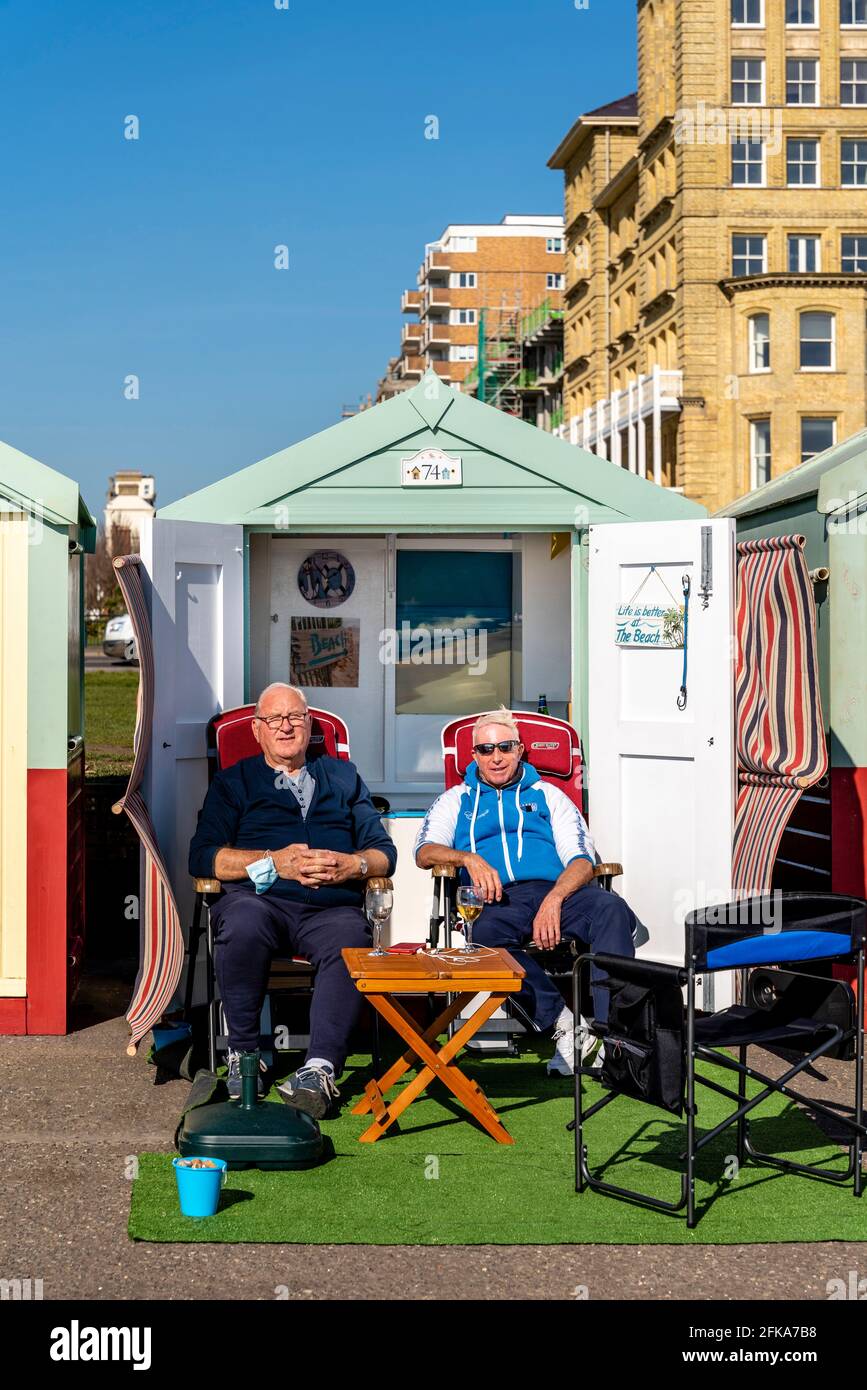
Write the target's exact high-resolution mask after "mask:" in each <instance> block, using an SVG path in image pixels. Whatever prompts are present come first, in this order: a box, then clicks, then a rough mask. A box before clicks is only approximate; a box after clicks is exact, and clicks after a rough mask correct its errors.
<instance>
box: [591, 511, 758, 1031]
mask: <svg viewBox="0 0 867 1390" xmlns="http://www.w3.org/2000/svg"><path fill="white" fill-rule="evenodd" d="M684 576H688V578H689V582H690V595H689V604H688V613H687V639H686V658H687V662H686V704H685V707H684V708H683V709H680V708H679V707H678V696H679V694H680V690H681V685H682V682H683V665H684V650H683V647H682V646H674V645H671V643H672V640H674V641H677V636H678V634H677V633H676V632H674V635H673V636H672V619H673V618H674V619H675V627H676V614H677V610H678V607H679V605H682V604H683V578H684ZM589 600H590V601H589V664H588V670H589V742H590V747H589V764H590V765H589V771H588V804H589V813H590V824H591V829H592V832H593V838H594V840H595V843H596V845H597V848H598V850H599V853H600V855H601V857H602V858H603V859H605V860H612V859H613V860H619V861H620V862H621V863H622V865H623V878H622V879H621V880H619V881H616V882H615V885H614V886H615V888H616V890H617V891H618V892H619V893H621V894H622V896H623V897H624V898H626V899H627V901H628V902H629V903H630V904H631V906H632V907H633V908H634V910H635V912H636V913H637V915H638V917H639V918H640V920H641V922H642V923H643V925H644V927H646V929H647V933H649V938H645V939H644V942H643V944H642V945H641V946H640V948H639V954H640V955H645V956H648V957H650V958H652V959H655V960H663V961H669V962H671V963H680V964H682V963H683V958H684V925H683V924H684V917H685V915H686V913H687V912H688V911H689V910H690V909H691V908H693V907H696V906H699V907H700V906H704V905H705V904H707V903H709V902H725V901H727V900H728V898H729V897H730V895H731V856H732V827H733V817H734V787H735V744H734V723H733V704H734V690H733V687H734V679H733V663H732V656H733V651H734V641H733V633H734V523H733V522H732V521H726V520H721V521H672V522H633V523H627V524H618V525H611V526H594V527H591V528H590V580H589ZM642 935H643V934H642ZM715 984H716V1007H720V1005H721V1004H723V1003H726V1002H728V1001H727V1000H726V999H723V998H722V997H721V996H722V995H723V994H726V993H727V992H728V986H729V982H728V980H726V981H725V982H723V981H722V979H718V980H717V981H716V982H715ZM709 1002H710V1001H709V997H708V996H707V995H706V1003H709Z"/></svg>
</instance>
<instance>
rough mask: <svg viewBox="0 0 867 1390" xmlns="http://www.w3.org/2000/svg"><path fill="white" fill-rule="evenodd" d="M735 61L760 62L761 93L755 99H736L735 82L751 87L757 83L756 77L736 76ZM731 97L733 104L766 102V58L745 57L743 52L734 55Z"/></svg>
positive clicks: (759, 80) (760, 104)
mask: <svg viewBox="0 0 867 1390" xmlns="http://www.w3.org/2000/svg"><path fill="white" fill-rule="evenodd" d="M735 63H758V65H759V78H758V83H759V95H758V97H757V98H756V99H755V100H753V98H752V97H745V98H744V99H743V101H736V100H735V83H738V84H739V85H740V86H742V87H749V86H751V85H752V84H754V83H755V81H756V79H755V78H754V77H737V78H736V77H735V71H734V69H735ZM731 97H732V106H764V104H765V60H764V58H756V57H752V58H750V57H745V56H744V55H743V54H740V53H738V54H736V55H734V56H733V57H732V64H731Z"/></svg>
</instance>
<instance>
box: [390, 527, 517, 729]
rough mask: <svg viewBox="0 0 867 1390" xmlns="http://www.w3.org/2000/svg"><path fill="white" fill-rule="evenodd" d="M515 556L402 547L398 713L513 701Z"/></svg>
mask: <svg viewBox="0 0 867 1390" xmlns="http://www.w3.org/2000/svg"><path fill="white" fill-rule="evenodd" d="M512 563H513V559H512V555H511V554H510V553H509V552H507V551H471V550H463V551H460V550H458V551H449V550H398V553H397V636H398V651H397V657H398V660H397V669H396V690H395V696H396V712H397V713H398V714H464V713H466V711H467V710H468V709H494V708H496V706H497V705H499V704H505V705H508V704H509V702H510V698H511V687H512Z"/></svg>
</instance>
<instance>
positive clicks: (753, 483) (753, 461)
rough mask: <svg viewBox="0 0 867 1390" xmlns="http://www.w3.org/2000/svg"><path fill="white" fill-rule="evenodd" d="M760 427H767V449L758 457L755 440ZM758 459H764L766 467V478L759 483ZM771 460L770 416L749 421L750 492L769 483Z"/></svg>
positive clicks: (771, 435) (771, 436)
mask: <svg viewBox="0 0 867 1390" xmlns="http://www.w3.org/2000/svg"><path fill="white" fill-rule="evenodd" d="M760 425H767V427H768V449H767V453H766V454H764V453H763V454H762V455H761V456H760V455H759V451H758V449H757V447H756V444H757V439H758V431H759V426H760ZM760 457H761V458H762V459H766V460H767V463H766V467H767V476H766V477H764V478H762V479H761V481H759V459H760ZM772 460H773V434H772V432H771V417H770V415H763V416H762V417H761V419H758V420H750V488H751V490H752V491H755V489H756V488H757V487H761V486H762V484H763V483H766V482H769V481H770V479H771V465H772Z"/></svg>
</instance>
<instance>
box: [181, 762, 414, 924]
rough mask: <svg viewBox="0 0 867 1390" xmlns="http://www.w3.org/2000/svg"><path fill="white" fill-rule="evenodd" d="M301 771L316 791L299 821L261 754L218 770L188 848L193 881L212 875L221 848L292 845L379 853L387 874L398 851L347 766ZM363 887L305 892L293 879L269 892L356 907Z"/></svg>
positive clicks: (248, 884) (243, 882)
mask: <svg viewBox="0 0 867 1390" xmlns="http://www.w3.org/2000/svg"><path fill="white" fill-rule="evenodd" d="M307 767H308V770H309V772H310V774H311V776H312V777H313V780H314V782H315V784H316V790H315V792H314V795H313V800H312V801H311V803H310V808H309V810H308V812H307V819H306V820H305V819H304V817H303V816H302V814H301V808H300V806H299V805H298V801H297V799H296V797H295V796H294V795H293V793H292V791H291V790H290V788H289V787H288V786H286V785H285V784H283V785H281V783H283V781H284V779H282V778H281V775H280V773H279V771H277V770H275V769H274V768H273V767H269V766H268V764H267V763H266V761H265V757H264V755H263V754H262V753H259V754H257V755H256V757H254V758H242V760H241V761H240V762H238V763H235V764H234V766H232V767H229V768H226V770H225V771H224V772H218V773H217V775H216V777H215V778H214V780H213V782H212V783H211V785H210V787H209V788H208V795H207V796H206V797H205V804H204V806H203V807H202V809H201V811H200V812H199V822H198V825H197V827H196V833H195V835H194V836H193V839H192V842H191V844H190V873H191V874H192V876H193V878H213V876H214V859H215V857H216V854H217V851H218V850H220V849H225V848H227V847H229V848H231V849H261V850H262V851H263V853H264V851H265V850H266V849H270V850H271V851H272V852H273V851H275V850H278V849H284V848H285V846H286V845H292V844H305V845H310V846H311V848H312V849H333V850H337V851H339V852H340V853H341V854H363V853H364V851H365V850H370V849H379V850H382V852H383V854H385V855H386V857H387V859H388V872H389V874H392V873H393V872H394V867H395V865H396V863H397V849H396V847H395V844H394V841H393V840H392V839H391V838H390V837H389V836H388V835H387V834H386V832H385V830H384V829H383V826H382V821H381V820H380V816H379V812H378V811H377V809H376V807H375V806H374V805H373V802H372V801H371V799H370V792H369V791H368V790H367V787H366V786H365V785H364V783H363V782H362V780H361V778H360V777H359V775H358V771H357V769H356V768H355V766H354V764H353V763H350V762H344V761H342V760H341V759H339V758H329V757H328V756H323V757H319V758H316V759H314V760H313V761H312V762H309V763H308V764H307ZM285 780H287V781H288V779H285ZM224 887H225V889H226V891H227V892H238V891H240V892H249V893H255V891H256V889H255V887H254V885H253V883H252V881H251V880H250V879H249V878H247V877H246V876H245V877H244V878H243V879H239V880H237V881H236V882H233V883H227V884H225V885H224ZM363 887H364V885H363V882H362V880H361V879H350V880H349V881H348V882H347V883H336V884H323V885H322V887H321V888H305V887H304V886H303V885H302V884H300V883H298V882H296V881H295V880H294V879H287V878H278V879H277V880H276V882H275V883H273V884H272V885H271V887H270V888H269V889H268V894H269V895H273V896H274V897H275V898H283V899H289V900H290V901H291V902H299V903H312V904H316V905H317V906H320V905H321V906H322V907H337V906H341V907H342V906H346V905H350V906H353V907H357V906H359V905H360V903H361V897H362V892H363Z"/></svg>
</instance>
